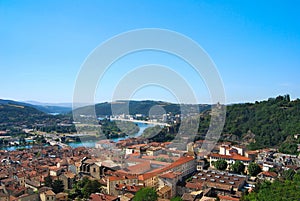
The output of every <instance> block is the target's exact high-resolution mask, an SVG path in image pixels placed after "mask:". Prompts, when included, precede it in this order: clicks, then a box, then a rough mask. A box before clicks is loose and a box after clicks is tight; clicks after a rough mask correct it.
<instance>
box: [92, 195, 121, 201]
mask: <svg viewBox="0 0 300 201" xmlns="http://www.w3.org/2000/svg"><path fill="white" fill-rule="evenodd" d="M89 200H90V201H120V198H119V197H117V196H111V195H106V194H102V193H93V194H91V195H90V198H89Z"/></svg>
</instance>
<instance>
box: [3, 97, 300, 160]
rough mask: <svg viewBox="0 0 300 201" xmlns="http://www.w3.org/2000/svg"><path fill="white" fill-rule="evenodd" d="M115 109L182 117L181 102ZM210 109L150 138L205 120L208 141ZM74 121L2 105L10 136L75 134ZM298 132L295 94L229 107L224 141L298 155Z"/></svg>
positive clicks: (108, 130)
mask: <svg viewBox="0 0 300 201" xmlns="http://www.w3.org/2000/svg"><path fill="white" fill-rule="evenodd" d="M113 105H114V106H113V107H114V108H115V110H116V111H117V112H119V113H122V112H124V108H127V106H128V105H129V110H130V114H143V115H148V113H149V110H150V108H151V107H153V106H155V105H160V106H161V107H163V108H164V109H165V110H166V112H167V113H168V112H171V113H172V114H179V113H180V107H179V105H178V104H172V103H165V102H161V101H130V102H128V101H118V102H115V103H113ZM88 108H89V107H83V108H79V109H78V110H80V111H82V112H84V111H87V110H88ZM209 108H210V106H209V105H199V110H200V111H202V113H200V114H199V115H198V116H195V117H194V119H193V118H189V119H188V120H183V121H189V122H188V123H185V124H181V123H180V119H179V120H178V119H176V123H172V125H171V126H170V127H164V128H161V127H151V128H148V129H146V130H145V132H144V136H146V137H148V138H150V140H153V141H170V140H173V139H174V137H175V136H176V134H177V133H178V130H179V128H180V129H181V130H182V131H184V133H183V134H184V135H189V134H190V133H192V131H191V128H192V127H191V126H190V125H194V124H196V122H197V120H198V119H199V121H200V123H199V129H198V134H197V135H196V137H195V139H194V140H199V139H204V138H205V135H206V132H207V130H208V128H209V123H210V110H209ZM89 109H90V108H89ZM96 111H97V114H98V115H110V114H111V104H110V103H101V104H97V105H96ZM195 118H197V119H195ZM71 123H72V115H70V114H69V115H56V116H53V115H48V114H46V113H43V112H40V111H38V110H36V109H34V108H31V107H28V106H20V105H14V104H10V103H8V102H6V103H0V131H6V130H9V131H10V132H9V134H16V133H20V132H22V129H23V128H34V129H36V130H40V131H45V132H58V133H69V132H75V127H74V125H72V124H71ZM68 124H69V125H68ZM113 124H114V123H112V122H104V123H103V125H102V127H103V128H102V130H103V132H104V134H105V135H106V137H108V138H113V137H114V136H116V135H120V134H122V133H123V134H124V133H127V134H128V133H129V134H130V133H135V132H136V131H137V130H136V129H137V127H136V126H135V125H129V126H125V127H126V128H127V130H126V131H125V132H121V131H120V130H118V128H117V127H116V125H113ZM66 125H67V126H66ZM180 126H181V127H180ZM183 126H185V128H183ZM122 130H123V129H122ZM297 133H300V99H297V100H294V101H291V100H290V97H289V95H285V96H278V97H276V98H270V99H268V100H266V101H261V102H255V103H245V104H234V105H229V106H227V112H226V122H225V126H224V130H223V133H222V136H221V139H220V140H227V141H228V140H229V141H234V142H237V143H244V144H247V145H248V147H249V148H250V149H259V148H264V147H277V148H279V150H280V151H281V152H283V153H288V154H296V153H297V144H299V143H300V140H299V139H298V140H297V139H294V138H293V135H294V134H297ZM179 143H180V142H179Z"/></svg>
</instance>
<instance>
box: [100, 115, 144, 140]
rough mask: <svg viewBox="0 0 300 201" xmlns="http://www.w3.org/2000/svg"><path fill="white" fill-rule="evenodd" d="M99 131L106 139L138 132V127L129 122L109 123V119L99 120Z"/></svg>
mask: <svg viewBox="0 0 300 201" xmlns="http://www.w3.org/2000/svg"><path fill="white" fill-rule="evenodd" d="M99 124H100V125H101V130H102V132H103V134H104V135H105V136H106V138H107V139H110V138H117V137H121V136H126V135H132V134H135V133H137V132H139V130H140V129H139V127H138V126H137V125H136V124H135V123H133V122H129V121H110V120H109V119H103V120H100V122H99Z"/></svg>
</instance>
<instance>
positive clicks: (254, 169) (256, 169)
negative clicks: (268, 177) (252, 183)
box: [248, 162, 261, 176]
mask: <svg viewBox="0 0 300 201" xmlns="http://www.w3.org/2000/svg"><path fill="white" fill-rule="evenodd" d="M248 172H249V175H251V176H256V175H258V173H260V172H261V168H260V166H259V165H258V164H257V163H254V162H252V163H250V164H249V166H248Z"/></svg>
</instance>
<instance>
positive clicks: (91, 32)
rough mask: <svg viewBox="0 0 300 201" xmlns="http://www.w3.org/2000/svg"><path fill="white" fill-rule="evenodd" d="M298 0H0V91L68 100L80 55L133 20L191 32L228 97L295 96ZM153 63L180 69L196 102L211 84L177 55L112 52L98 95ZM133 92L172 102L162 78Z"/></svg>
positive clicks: (105, 95) (298, 89) (104, 97)
mask: <svg viewBox="0 0 300 201" xmlns="http://www.w3.org/2000/svg"><path fill="white" fill-rule="evenodd" d="M299 9H300V2H298V1H292V0H291V1H288V2H283V1H263V2H261V1H242V2H241V1H222V2H221V3H220V1H184V2H171V1H170V2H160V1H143V2H142V3H141V1H135V0H132V1H127V2H119V1H107V2H106V1H85V2H80V1H72V0H66V1H58V0H54V1H35V0H26V1H0V44H1V45H0V70H1V75H0V91H1V96H0V98H1V99H13V100H21V101H24V100H27V101H28V100H33V101H39V102H46V103H70V102H72V96H73V89H74V85H75V82H76V77H77V75H78V73H79V71H80V68H81V65H82V63H83V62H84V60H85V59H86V57H87V56H88V55H89V54H90V53H91V52H92V51H93V50H94V49H95V48H96V47H97V46H98V45H99V44H101V43H103V42H104V41H106V40H107V39H109V38H111V37H113V36H115V35H117V34H120V33H123V32H126V31H130V30H133V29H141V28H161V29H169V30H172V31H176V32H178V33H181V34H184V35H186V36H187V37H190V38H191V39H193V40H194V41H196V42H197V43H198V44H199V45H200V46H201V47H202V48H203V49H204V50H205V51H206V52H207V53H208V54H209V56H210V57H211V59H212V60H213V61H214V63H215V64H216V67H217V68H218V71H219V74H220V76H221V78H222V80H223V83H224V88H225V94H226V99H227V103H238V102H254V101H256V100H264V99H267V98H269V97H276V96H277V95H284V94H290V95H291V98H292V99H296V98H299V97H300V79H299V78H298V76H299V75H300V57H299V55H300V13H299V12H298V11H299ZM149 63H157V64H161V65H166V66H168V67H169V68H171V69H172V70H174V71H176V72H178V74H180V75H182V76H183V77H184V78H185V79H186V80H187V81H188V82H189V84H190V85H191V86H192V87H193V88H195V89H196V90H195V94H196V97H197V99H198V103H210V99H209V92H208V91H207V89H206V86H205V84H204V83H203V81H202V79H201V78H199V77H197V76H195V74H194V72H193V70H191V67H190V66H189V65H188V64H186V63H185V62H184V61H182V60H180V59H179V58H176V57H175V56H172V55H169V54H166V53H162V52H156V51H145V52H138V53H135V54H130V55H128V56H126V57H124V58H122V59H120V60H118V61H117V62H115V63H114V64H113V65H112V66H111V68H110V69H109V71H108V72H107V73H106V74H105V76H104V78H103V79H102V80H101V81H100V82H99V85H98V90H97V92H96V94H95V99H96V102H105V101H111V97H112V92H113V90H114V88H115V86H116V84H117V83H118V81H119V80H120V79H121V78H122V77H123V76H124V74H126V73H127V72H129V71H131V70H132V69H135V68H136V67H138V66H140V65H143V64H149ZM132 99H134V100H162V101H168V102H177V101H176V97H175V96H174V95H173V94H172V93H170V92H169V91H167V90H166V89H163V88H161V87H157V86H147V87H143V88H141V89H139V90H138V91H137V92H136V93H135V94H134V95H133V96H132Z"/></svg>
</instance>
